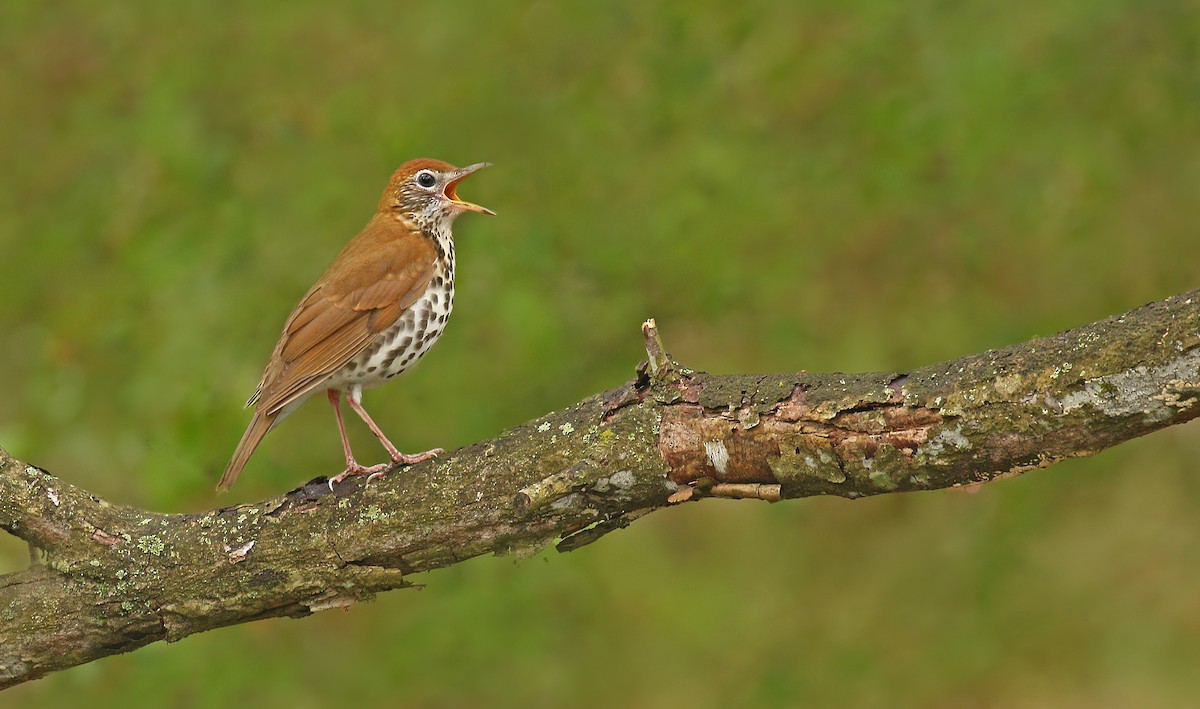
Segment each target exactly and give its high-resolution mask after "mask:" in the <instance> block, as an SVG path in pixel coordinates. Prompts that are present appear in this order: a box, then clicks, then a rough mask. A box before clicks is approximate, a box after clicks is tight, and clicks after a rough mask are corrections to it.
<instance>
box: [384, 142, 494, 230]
mask: <svg viewBox="0 0 1200 709" xmlns="http://www.w3.org/2000/svg"><path fill="white" fill-rule="evenodd" d="M490 164H491V163H486V162H480V163H475V164H474V165H468V166H467V167H454V166H453V165H451V164H449V163H445V162H442V161H441V160H429V159H427V158H422V159H419V160H409V161H408V162H406V163H404V164H403V165H401V166H400V169H398V170H396V172H395V173H394V174H393V175H392V180H391V182H389V183H388V186H387V189H386V190H384V191H383V198H382V199H380V200H379V211H381V212H389V213H392V214H399V215H400V216H403V217H405V218H407V219H410V220H412V221H414V222H416V223H417V224H418V225H419V226H420V227H421V228H422V229H427V230H430V231H438V230H440V228H442V227H448V226H450V225H451V224H452V223H453V222H454V219H455V218H456V217H457V216H458V215H460V214H462V213H463V212H479V213H480V214H495V212H493V211H492V210H490V209H488V208H486V207H481V206H479V205H478V204H472V203H471V202H466V201H464V200H461V199H459V197H458V184H459V183H460V182H462V181H463V180H464V179H466V177H467V175H470V174H471V173H473V172H475V171H477V170H482V169H483V168H485V167H487V166H488V165H490Z"/></svg>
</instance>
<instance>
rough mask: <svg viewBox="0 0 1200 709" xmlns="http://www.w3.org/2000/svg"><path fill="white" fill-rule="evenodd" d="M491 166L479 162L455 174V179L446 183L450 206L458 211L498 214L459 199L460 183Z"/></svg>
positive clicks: (487, 163)
mask: <svg viewBox="0 0 1200 709" xmlns="http://www.w3.org/2000/svg"><path fill="white" fill-rule="evenodd" d="M490 166H491V163H490V162H477V163H475V164H474V165H467V166H466V167H464V168H461V169H460V170H459V171H458V172H456V173H454V179H452V180H450V181H449V182H447V183H446V192H445V195H446V199H447V200H449V201H450V204H452V205H454V207H455V208H456V209H461V210H462V211H464V212H479V213H480V214H491V215H495V214H496V213H495V212H493V211H492V210H490V209H488V208H487V207H481V206H479V205H478V204H472V203H471V202H466V201H464V200H461V199H459V198H458V183H460V182H462V181H463V180H464V179H466V177H467V175H470V174H471V173H472V172H476V171H478V170H482V169H483V168H485V167H490Z"/></svg>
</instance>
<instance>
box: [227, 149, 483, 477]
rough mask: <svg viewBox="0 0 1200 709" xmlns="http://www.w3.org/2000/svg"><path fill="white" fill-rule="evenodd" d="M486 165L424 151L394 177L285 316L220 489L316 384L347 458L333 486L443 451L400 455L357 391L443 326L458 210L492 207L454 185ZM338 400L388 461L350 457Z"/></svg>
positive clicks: (411, 361) (406, 365)
mask: <svg viewBox="0 0 1200 709" xmlns="http://www.w3.org/2000/svg"><path fill="white" fill-rule="evenodd" d="M489 166H490V163H476V164H474V165H469V166H467V167H463V168H456V167H454V166H453V165H451V164H449V163H446V162H442V161H440V160H432V159H428V158H421V159H417V160H410V161H409V162H406V163H404V164H403V165H401V166H400V167H399V168H398V169H397V170H396V171H395V173H393V174H392V177H391V179H390V180H389V181H388V185H387V187H386V188H385V189H384V191H383V195H382V196H381V197H380V199H379V205H378V207H377V208H376V210H375V215H374V216H373V217H371V220H370V221H369V222H367V225H366V226H365V227H364V228H363V230H362V231H360V232H359V233H358V235H357V236H355V237H354V238H353V239H352V240H351V241H350V242H349V243H348V244H346V246H345V247H344V248H343V249H342V251H341V252H340V253H339V254H338V255H337V257H335V258H334V260H333V263H332V264H330V266H329V268H328V269H326V271H325V273H324V274H323V275H322V276H321V277H320V278H318V279H317V282H316V284H315V285H313V287H312V288H310V289H309V291H308V293H306V294H305V295H304V297H303V298H301V299H300V302H299V303H298V304H297V305H296V307H295V308H294V309H293V310H292V313H291V315H289V316H288V318H287V321H286V322H285V323H284V326H283V334H282V335H280V337H279V342H278V343H277V344H276V345H275V350H274V352H273V353H272V354H271V358H270V360H268V362H267V366H266V368H265V370H264V371H263V374H262V378H261V379H260V380H259V383H258V388H257V389H256V390H255V391H254V394H253V395H252V396H251V397H250V400H249V401H247V402H246V406H247V407H251V406H253V407H254V414H253V415H252V416H251V418H250V423H249V425H247V426H246V432H245V433H244V434H243V435H242V438H241V440H240V441H239V442H238V445H237V448H236V449H235V450H234V452H233V456H232V458H231V459H230V461H229V464H228V465H227V466H226V467H225V472H224V474H223V475H221V480H220V482H219V483H218V484H217V490H218V491H222V490H228V489H229V487H230V486H231V485H233V483H234V481H235V480H237V477H238V475H239V474H240V473H241V472H242V469H243V468H244V467H245V466H246V463H247V461H249V460H250V456H251V454H253V453H254V449H255V448H257V447H258V444H259V443H261V442H262V439H263V437H264V436H266V435H267V433H269V432H270V431H271V430H272V429H274V428H275V427H276V426H278V425H279V423H280V422H281V421H283V420H284V419H285V418H287V416H288V415H289V414H291V413H292V412H293V411H295V410H296V409H297V408H298V407H299V406H300V405H301V404H302V403H303V402H304V400H305V399H307V398H308V397H309V396H311V395H312V394H314V393H317V392H319V391H324V392H325V394H326V396H327V398H328V399H329V403H330V405H331V406H332V407H333V412H334V416H335V417H336V418H337V424H338V432H339V433H340V434H341V438H342V452H343V453H344V454H345V458H346V469H345V470H343V471H342V472H341V473H339V474H338V475H335V476H333V477H332V478H330V479H329V487H330V489H333V486H334V485H336V484H337V483H339V482H341V481H342V480H344V479H345V478H346V477H348V476H351V475H359V474H363V473H366V474H368V478H367V480H368V482H369V481H370V480H371V478H372V477H374V476H376V475H381V474H382V471H384V470H386V469H387V468H389V467H390V466H391V465H392V464H395V463H403V464H405V465H412V464H415V463H419V462H421V461H424V460H428V459H430V458H433V457H434V456H437V455H439V454H441V453H444V452H445V451H443V450H442V449H440V448H434V449H432V450H427V451H424V452H421V453H415V454H405V453H401V452H400V450H399V449H398V448H396V446H395V445H393V444H392V442H391V441H390V440H388V438H387V436H385V435H384V434H383V431H382V430H380V428H379V426H378V425H377V424H376V423H375V421H374V420H372V419H371V417H370V415H368V414H367V411H366V409H364V408H363V406H362V394H363V390H364V389H367V388H370V387H374V386H378V385H380V384H382V383H384V382H386V381H387V380H389V379H391V378H392V377H395V376H396V375H398V374H400V373H401V372H404V371H405V370H407V369H410V368H411V367H412V366H413V365H415V364H416V363H417V361H418V360H420V359H421V358H422V357H423V356H424V355H425V353H426V352H428V351H429V348H430V347H432V346H433V343H434V342H436V341H437V339H438V337H440V336H441V334H442V331H443V330H444V329H445V327H446V321H447V319H448V318H449V317H450V311H451V310H452V309H453V308H454V238H453V235H452V234H451V227H452V226H453V225H454V220H455V219H456V218H457V217H458V216H460V215H461V214H463V213H464V212H477V213H480V214H493V215H494V214H495V212H493V211H492V210H490V209H487V208H486V207H481V206H479V205H477V204H473V203H471V202H467V201H464V200H462V199H460V198H459V196H458V186H459V183H461V182H462V181H463V180H464V179H466V177H467V176H469V175H471V174H473V173H475V172H476V171H478V170H481V169H483V168H485V167H489ZM343 397H344V398H345V399H346V404H347V405H348V406H349V407H350V409H351V410H352V411H354V413H356V414H358V416H359V417H360V418H361V419H362V420H363V422H364V423H366V424H367V427H368V428H370V429H371V432H372V433H373V434H375V437H376V438H378V439H379V442H380V443H382V444H383V447H384V448H385V449H387V452H388V454H389V456H390V457H391V462H390V463H380V464H378V465H371V466H366V465H362V464H360V463H359V462H358V461H357V460H356V459H355V458H354V453H353V452H352V451H351V450H350V441H349V439H348V438H347V437H346V424H345V421H344V420H343V418H342V409H341V400H342V398H343Z"/></svg>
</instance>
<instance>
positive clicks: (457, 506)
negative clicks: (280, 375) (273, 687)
mask: <svg viewBox="0 0 1200 709" xmlns="http://www.w3.org/2000/svg"><path fill="white" fill-rule="evenodd" d="M648 325H649V326H648V327H647V328H646V339H647V351H648V353H649V355H650V360H649V363H648V366H643V367H642V368H640V369H639V375H638V377H637V378H636V379H635V380H633V381H631V382H629V383H627V384H625V385H624V386H622V387H619V388H617V389H614V390H611V391H608V392H605V393H603V394H600V395H597V396H593V397H591V398H589V399H587V400H585V401H582V402H580V403H579V404H576V405H574V406H571V407H569V408H566V409H563V410H561V411H556V412H553V413H550V414H547V415H546V416H544V417H542V418H540V419H537V420H535V421H531V422H529V423H526V424H524V425H522V426H520V427H518V428H515V429H512V430H510V431H506V432H504V433H502V434H500V435H499V436H497V437H495V438H493V439H491V440H488V441H482V442H480V443H476V444H474V445H471V446H468V447H466V448H463V449H460V450H457V451H454V452H453V453H451V454H449V455H447V456H445V457H443V458H439V459H437V460H434V461H430V462H428V463H424V464H421V465H417V466H413V467H412V468H411V469H407V470H404V471H403V472H402V473H400V474H394V475H388V476H386V477H384V478H383V479H382V480H378V481H375V482H373V483H372V484H371V485H369V486H368V485H365V484H364V481H363V480H362V479H353V480H350V481H347V482H345V483H343V484H342V485H340V486H338V487H337V489H336V490H335V491H330V490H329V488H328V486H327V485H326V484H325V481H324V479H318V480H315V481H313V482H311V483H309V484H307V485H305V486H303V487H301V488H298V489H296V490H293V491H291V492H289V493H287V494H285V495H281V496H279V497H274V498H271V499H268V500H263V501H261V502H257V503H254V504H247V505H239V506H237V507H229V508H222V509H215V510H212V511H211V512H206V513H204V514H187V515H163V514H156V513H153V512H146V511H143V510H138V509H133V508H128V507H121V506H118V505H113V504H111V503H109V502H106V501H104V500H101V499H99V498H97V497H96V496H94V495H91V494H89V493H87V492H86V491H84V490H80V489H78V488H75V487H73V486H71V485H69V484H67V483H64V482H63V481H62V480H61V479H59V478H56V477H55V476H53V475H51V474H49V473H47V472H46V471H43V470H41V469H39V468H36V467H33V466H31V465H28V464H26V463H23V462H21V461H18V460H16V459H14V458H12V457H11V456H9V455H8V454H7V453H5V452H4V451H2V450H0V527H2V528H3V529H5V530H7V531H9V532H11V533H12V534H15V535H16V536H18V537H20V538H22V539H24V540H25V541H27V542H28V543H29V544H30V547H31V551H32V557H33V559H34V562H33V564H32V565H31V567H30V568H29V569H28V570H25V571H20V572H16V573H11V574H7V575H4V576H0V687H5V686H11V685H14V684H18V683H20V682H24V681H26V680H30V679H35V678H37V677H40V676H42V675H44V674H46V673H47V672H51V671H54V670H58V669H63V668H66V667H71V666H73V665H77V664H81V663H85V662H89V661H91V660H94V659H97V658H99V657H104V656H106V655H111V654H115V653H119V652H125V651H128V650H133V649H136V648H138V647H141V646H143V645H146V644H148V643H150V642H154V641H156V640H167V641H173V640H178V639H179V638H182V637H185V636H187V635H190V634H192V633H196V632H200V631H203V630H208V629H211V628H217V627H221V626H225V625H232V624H235V623H243V622H246V621H250V620H256V619H259V618H267V617H273V616H285V615H286V616H292V617H299V616H304V615H308V614H310V613H312V612H314V611H318V610H323V609H326V608H332V607H340V606H347V605H350V604H353V603H356V602H358V601H361V600H365V599H368V598H370V597H372V596H373V595H374V594H376V593H378V592H380V591H385V590H389V589H394V588H401V587H404V586H406V585H408V584H409V580H408V579H409V577H410V576H411V575H412V574H415V573H418V572H421V571H426V570H429V569H433V568H438V567H442V566H448V565H450V564H453V563H455V562H457V561H461V560H464V559H467V558H470V557H473V556H477V555H480V554H486V553H497V554H520V555H525V554H532V553H535V552H536V551H537V550H540V549H542V548H543V547H545V546H546V545H549V544H551V543H554V542H556V541H557V542H558V548H559V549H562V550H569V549H574V548H578V547H579V546H583V545H585V544H588V543H590V542H592V541H595V540H596V539H598V538H599V537H601V536H603V535H604V534H606V533H608V532H610V531H612V530H614V529H618V528H621V527H624V526H626V525H628V524H629V523H630V522H632V521H633V520H634V519H636V518H637V517H639V516H641V515H643V514H646V513H647V512H650V511H653V510H654V509H657V508H660V507H663V506H666V505H670V504H681V503H683V502H686V501H694V500H698V499H702V498H704V497H708V496H724V497H735V498H745V497H753V498H760V499H766V500H777V499H781V498H794V497H806V496H809V495H840V496H843V497H849V498H854V497H860V496H865V495H874V494H880V493H887V492H903V491H913V490H927V489H937V488H945V487H954V486H962V485H971V484H977V483H981V482H986V481H988V480H991V479H993V478H996V477H999V476H1004V475H1008V474H1015V473H1019V472H1022V471H1025V470H1030V469H1033V468H1041V467H1045V466H1048V465H1050V464H1052V463H1054V462H1055V461H1057V460H1060V459H1062V458H1064V457H1078V456H1085V455H1091V454H1093V453H1095V452H1097V451H1099V450H1102V449H1104V448H1106V447H1109V446H1111V445H1114V444H1116V443H1119V442H1121V441H1124V440H1128V439H1130V438H1134V437H1137V436H1141V435H1144V434H1146V433H1149V432H1151V431H1154V430H1157V429H1159V428H1162V427H1164V426H1169V425H1172V424H1177V423H1181V422H1184V421H1187V420H1190V419H1191V418H1193V417H1195V416H1196V415H1197V413H1200V408H1198V407H1197V401H1198V399H1197V397H1198V396H1200V291H1197V292H1193V293H1188V294H1184V295H1181V296H1177V297H1174V298H1169V299H1167V300H1164V301H1161V302H1157V303H1152V304H1150V305H1147V306H1144V307H1142V308H1139V309H1137V310H1134V311H1132V312H1130V313H1127V314H1125V315H1123V316H1120V317H1117V318H1110V319H1108V320H1104V321H1101V322H1098V323H1094V324H1092V325H1088V326H1086V327H1082V328H1078V329H1076V330H1071V331H1069V332H1065V333H1062V334H1059V335H1055V336H1053V337H1048V338H1043V339H1039V340H1034V341H1030V342H1026V343H1023V344H1020V345H1014V346H1012V347H1007V348H1004V349H1001V350H995V351H990V352H985V353H983V354H979V355H971V356H968V357H963V358H961V359H959V360H955V361H952V362H946V363H943V364H938V365H934V366H931V367H925V368H923V369H920V370H917V371H914V372H908V373H899V372H888V373H874V374H854V375H850V374H808V373H797V374H779V375H710V374H704V373H699V372H693V371H690V370H687V369H685V368H683V367H680V366H679V365H678V364H676V363H675V362H674V361H672V360H671V359H670V357H669V356H668V355H667V354H666V353H665V351H664V350H663V349H662V343H661V341H659V339H658V334H657V332H656V331H655V330H654V328H653V326H652V325H650V324H648Z"/></svg>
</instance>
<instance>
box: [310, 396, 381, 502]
mask: <svg viewBox="0 0 1200 709" xmlns="http://www.w3.org/2000/svg"><path fill="white" fill-rule="evenodd" d="M325 395H326V396H328V397H329V405H330V406H332V407H333V415H334V416H336V417H337V422H338V433H340V434H342V451H343V452H345V454H346V469H345V470H343V471H342V472H340V473H338V474H337V475H334V476H333V477H332V478H329V489H330V490H333V486H334V485H336V484H338V483H340V482H341V481H343V480H345V479H346V478H347V477H349V476H351V475H359V474H361V473H370V474H372V475H377V474H378V473H379V471H381V470H383V469H384V468H386V467H387V464H386V463H380V464H379V465H372V466H370V467H367V466H365V465H360V464H359V462H358V461H356V460H355V459H354V452H353V451H352V450H350V438H349V437H348V436H347V435H346V422H345V421H343V420H342V406H341V403H342V401H341V400H342V392H340V391H338V390H337V389H329V390H326V392H325ZM346 400H347V401H349V400H350V398H349V397H346ZM351 406H353V404H352V405H351ZM368 479H370V478H368Z"/></svg>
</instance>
